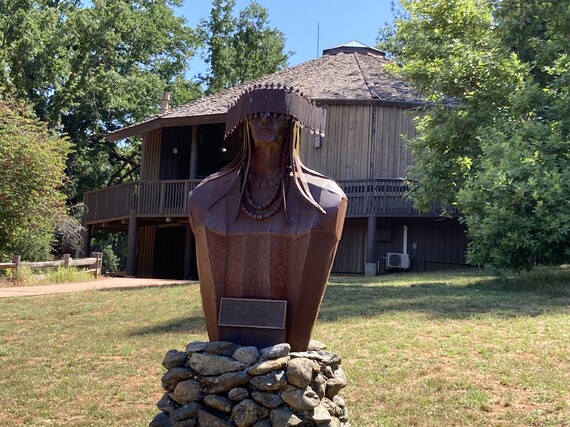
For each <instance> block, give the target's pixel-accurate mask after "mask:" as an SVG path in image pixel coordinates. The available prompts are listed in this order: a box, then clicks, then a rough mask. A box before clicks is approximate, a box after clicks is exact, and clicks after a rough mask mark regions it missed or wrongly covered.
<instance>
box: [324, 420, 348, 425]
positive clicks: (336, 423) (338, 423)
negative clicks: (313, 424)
mask: <svg viewBox="0 0 570 427" xmlns="http://www.w3.org/2000/svg"><path fill="white" fill-rule="evenodd" d="M325 426H326V427H350V424H342V423H341V422H340V421H339V419H338V418H331V420H330V422H329V423H328V424H326V425H325Z"/></svg>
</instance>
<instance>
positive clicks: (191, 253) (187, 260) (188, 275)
mask: <svg viewBox="0 0 570 427" xmlns="http://www.w3.org/2000/svg"><path fill="white" fill-rule="evenodd" d="M195 248H196V245H195V244H194V234H193V233H192V229H191V228H190V226H189V225H187V226H186V245H185V247H184V276H183V277H182V278H183V279H184V280H190V279H192V263H193V261H194V259H195V257H196V254H195V252H196V249H195Z"/></svg>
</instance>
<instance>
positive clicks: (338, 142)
mask: <svg viewBox="0 0 570 427" xmlns="http://www.w3.org/2000/svg"><path fill="white" fill-rule="evenodd" d="M327 110H328V111H327V127H326V130H325V137H324V138H323V139H322V144H321V147H320V148H316V147H315V137H316V136H315V135H314V134H311V133H310V132H308V131H304V132H303V135H302V139H301V148H300V150H301V152H300V154H301V159H302V160H303V163H305V165H307V166H308V167H309V168H311V169H314V170H316V171H318V172H320V173H322V174H323V175H326V176H328V177H331V178H333V179H336V180H342V179H345V180H346V179H363V178H368V177H369V176H370V123H371V122H370V121H371V114H370V112H371V110H370V106H367V105H331V106H327Z"/></svg>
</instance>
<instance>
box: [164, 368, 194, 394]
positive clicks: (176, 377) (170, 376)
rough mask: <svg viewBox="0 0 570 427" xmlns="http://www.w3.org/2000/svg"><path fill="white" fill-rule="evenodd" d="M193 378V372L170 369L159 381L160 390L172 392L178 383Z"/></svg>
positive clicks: (182, 369)
mask: <svg viewBox="0 0 570 427" xmlns="http://www.w3.org/2000/svg"><path fill="white" fill-rule="evenodd" d="M193 376H194V372H192V371H191V370H190V369H187V368H172V369H169V370H168V371H166V373H165V374H164V375H163V376H162V378H161V379H160V383H161V384H162V388H163V389H164V390H165V391H169V392H170V391H173V390H174V388H175V387H176V384H178V383H179V382H180V381H184V380H187V379H190V378H192V377H193Z"/></svg>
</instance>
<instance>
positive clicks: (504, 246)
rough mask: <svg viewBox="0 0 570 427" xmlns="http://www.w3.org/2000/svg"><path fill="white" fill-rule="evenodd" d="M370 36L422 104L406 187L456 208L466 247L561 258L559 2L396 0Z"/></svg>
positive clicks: (567, 20) (564, 44)
mask: <svg viewBox="0 0 570 427" xmlns="http://www.w3.org/2000/svg"><path fill="white" fill-rule="evenodd" d="M401 5H402V7H403V9H404V11H405V13H404V14H403V15H402V16H400V17H399V18H398V19H397V20H396V25H395V29H394V31H393V32H392V33H391V34H389V31H388V32H384V33H383V35H384V36H386V34H388V37H385V38H384V39H383V40H382V43H381V47H383V48H388V49H389V50H391V52H392V54H393V56H394V57H395V58H396V60H397V62H398V64H399V66H394V67H393V69H394V70H395V71H397V72H400V73H401V74H402V75H403V76H404V77H405V78H407V79H409V80H410V81H411V82H412V84H413V85H414V86H415V87H416V88H417V89H418V90H419V91H420V92H421V93H423V94H424V95H425V96H426V98H427V99H428V100H430V101H431V102H432V106H430V108H428V109H426V111H425V114H424V115H423V117H422V118H420V119H419V120H418V129H419V136H418V137H417V138H416V139H414V140H413V141H411V146H412V149H413V152H414V155H415V163H414V165H413V166H412V167H411V169H410V171H409V174H410V177H411V178H414V179H417V182H418V184H417V185H416V186H414V187H413V188H412V192H411V197H412V199H413V200H414V202H415V203H416V206H418V207H420V208H427V207H428V206H429V205H430V204H431V203H432V202H433V201H438V202H441V203H443V204H445V205H447V206H455V207H458V208H459V209H460V211H461V212H462V215H463V219H464V221H465V222H466V224H467V226H468V231H469V237H470V240H471V243H470V249H469V259H470V261H471V262H473V263H475V264H491V265H493V266H495V267H497V268H499V269H505V268H513V269H515V270H520V269H523V268H529V267H530V265H531V263H533V262H535V261H536V262H566V261H568V260H570V250H569V249H568V248H569V245H568V243H569V242H570V215H569V214H568V213H567V212H568V207H569V206H568V204H569V202H568V200H570V185H569V184H568V183H569V182H570V168H569V167H568V166H570V165H569V164H568V161H569V156H570V150H569V148H570V145H569V144H570V115H569V113H570V110H569V108H570V107H569V105H570V102H569V100H570V98H569V81H568V76H569V75H570V59H569V56H568V55H569V52H570V41H569V39H568V36H567V35H568V31H569V29H570V8H568V5H567V3H566V2H562V1H556V0H551V1H548V0H540V1H539V0H531V1H526V2H520V1H514V0H502V1H490V0H489V1H485V0H470V1H459V0H439V1H427V0H402V1H401Z"/></svg>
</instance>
